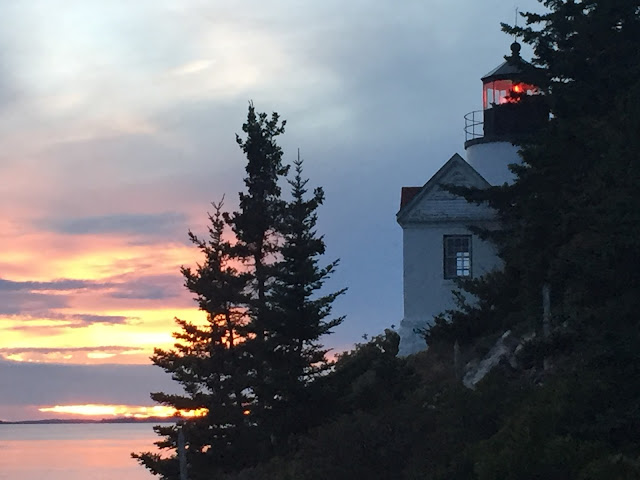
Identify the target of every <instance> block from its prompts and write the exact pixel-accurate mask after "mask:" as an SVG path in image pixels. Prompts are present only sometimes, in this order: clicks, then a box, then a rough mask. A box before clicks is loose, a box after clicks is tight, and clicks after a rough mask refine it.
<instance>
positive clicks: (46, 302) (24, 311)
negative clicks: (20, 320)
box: [0, 291, 69, 315]
mask: <svg viewBox="0 0 640 480" xmlns="http://www.w3.org/2000/svg"><path fill="white" fill-rule="evenodd" d="M68 306H69V299H68V298H67V297H65V296H61V295H51V294H46V293H32V292H15V291H10V292H4V291H0V315H28V314H39V313H40V312H50V311H51V310H55V309H57V308H66V307H68Z"/></svg>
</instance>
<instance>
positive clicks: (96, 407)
mask: <svg viewBox="0 0 640 480" xmlns="http://www.w3.org/2000/svg"><path fill="white" fill-rule="evenodd" d="M38 410H39V411H40V412H43V413H56V414H65V415H75V416H83V417H92V418H96V417H101V418H105V417H116V418H121V417H124V418H149V417H161V418H169V417H176V416H180V417H201V416H203V415H206V413H207V410H206V409H198V410H180V411H179V410H176V409H175V408H171V407H165V406H163V405H155V406H153V407H144V406H137V405H100V404H87V405H55V406H53V407H42V408H39V409H38Z"/></svg>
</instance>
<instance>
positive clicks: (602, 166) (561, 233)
mask: <svg viewBox="0 0 640 480" xmlns="http://www.w3.org/2000/svg"><path fill="white" fill-rule="evenodd" d="M542 3H544V5H545V6H547V7H548V8H549V11H548V12H547V13H544V14H532V13H527V14H523V16H524V17H525V18H526V21H527V26H525V27H509V26H506V25H504V26H503V27H504V29H505V30H506V31H507V32H508V33H510V34H517V35H519V36H520V37H521V38H522V39H523V40H524V41H525V42H527V43H530V44H532V45H533V47H534V53H535V55H534V58H533V61H532V64H533V66H530V67H527V65H526V64H523V65H522V66H523V68H524V69H525V74H526V75H528V76H529V77H530V78H532V79H533V82H534V83H536V84H537V85H538V86H539V87H540V89H541V90H542V92H543V93H544V100H545V101H546V103H547V104H548V106H549V108H550V111H551V114H552V116H551V118H550V121H549V123H548V125H547V127H546V128H545V129H543V130H542V131H541V132H540V133H539V134H538V135H535V136H534V137H532V138H529V139H528V140H527V141H526V142H523V143H522V144H521V147H522V150H521V154H522V157H523V165H522V166H519V167H515V169H514V170H515V172H516V174H517V180H516V181H515V182H514V183H513V184H512V185H508V186H500V187H492V188H489V189H487V190H485V191H478V190H467V191H464V192H463V193H464V195H465V196H466V197H467V198H468V199H469V200H472V201H486V202H488V204H489V205H491V206H492V207H493V208H494V209H495V210H496V212H497V215H498V218H499V220H500V222H501V229H500V230H498V231H484V232H481V233H482V235H484V237H485V238H488V239H490V240H492V241H493V242H494V243H495V244H496V246H497V247H498V251H499V254H500V256H501V257H502V259H503V260H504V264H505V268H504V271H503V274H501V275H492V276H487V277H486V278H485V279H484V280H485V281H484V282H483V281H481V282H479V283H478V282H476V283H475V284H474V283H473V282H468V283H467V284H466V285H465V286H466V287H470V288H471V291H472V293H475V294H476V295H478V296H479V298H480V301H479V302H478V303H477V304H476V305H475V306H473V307H471V308H470V312H471V315H472V316H473V315H475V316H476V317H478V316H480V317H487V316H492V315H493V314H492V310H494V309H502V310H505V308H506V309H507V310H508V311H509V317H510V318H511V322H512V323H511V324H514V323H522V322H523V321H525V322H526V321H529V322H530V323H532V324H533V323H538V324H539V319H540V318H541V314H542V312H541V303H542V302H541V290H542V286H543V285H544V284H548V285H550V286H551V292H552V307H553V313H554V315H555V317H556V324H559V323H561V322H564V321H569V324H570V325H571V327H572V328H579V329H582V331H583V334H586V330H591V335H593V336H595V337H599V336H600V332H601V331H602V329H603V328H606V327H607V324H608V325H609V328H610V329H612V328H613V323H612V322H618V321H620V322H622V324H625V323H627V324H628V321H631V322H635V321H636V320H634V319H633V318H635V312H637V309H638V307H640V302H638V301H637V299H638V298H640V295H638V291H639V288H640V272H639V271H638V270H637V268H635V262H634V261H630V260H629V259H630V258H638V255H640V243H639V242H637V238H638V234H640V213H639V212H640V196H638V195H637V193H636V192H637V189H636V187H635V185H637V184H638V180H640V163H639V162H638V160H637V159H638V150H639V142H638V135H637V134H634V133H633V132H638V131H640V119H639V118H638V115H637V113H638V111H639V110H640V80H639V79H640V48H638V46H639V45H640V18H639V17H640V14H639V8H640V2H639V1H638V0H584V1H568V0H546V1H544V2H542ZM505 285H509V290H510V291H511V292H513V293H512V294H511V295H508V297H509V298H505V297H507V295H503V292H504V286H505ZM514 295H515V296H514ZM514 299H515V300H516V301H514ZM502 307H505V308H502ZM507 307H508V308H507ZM514 309H515V310H514ZM457 316H458V317H459V320H460V322H459V323H461V322H464V321H466V319H467V318H468V317H467V312H463V313H462V315H460V314H457ZM632 317H633V318H632ZM469 321H471V320H469ZM602 322H605V323H604V324H603V323H602ZM493 326H494V327H496V328H497V327H499V326H504V325H501V323H500V322H493ZM616 328H617V327H616ZM584 329H586V330H584ZM437 330H438V329H436V331H437Z"/></svg>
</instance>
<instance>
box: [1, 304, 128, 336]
mask: <svg viewBox="0 0 640 480" xmlns="http://www.w3.org/2000/svg"><path fill="white" fill-rule="evenodd" d="M0 310H1V309H0ZM0 313H3V312H1V311H0ZM9 315H11V317H10V318H9V319H5V322H6V323H7V325H6V326H4V330H13V331H30V332H31V333H34V332H35V331H38V332H40V333H43V332H47V331H49V332H53V331H62V330H64V329H66V328H83V327H88V326H90V325H95V324H101V325H124V324H127V323H131V322H133V321H135V320H138V317H126V316H124V315H96V314H91V313H73V314H65V313H58V312H55V311H51V310H42V311H37V312H31V313H29V314H24V313H23V312H18V313H9ZM7 320H8V321H7ZM1 321H2V320H0V322H1ZM0 325H1V324H0Z"/></svg>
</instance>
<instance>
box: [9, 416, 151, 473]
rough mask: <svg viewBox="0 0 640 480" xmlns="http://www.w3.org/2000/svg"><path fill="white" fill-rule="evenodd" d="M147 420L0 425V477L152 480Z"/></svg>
mask: <svg viewBox="0 0 640 480" xmlns="http://www.w3.org/2000/svg"><path fill="white" fill-rule="evenodd" d="M151 427H152V424H90V425H0V480H153V479H154V478H156V477H154V476H153V475H151V474H149V473H148V472H147V471H146V470H145V469H144V468H143V467H141V466H139V465H138V464H137V463H136V461H135V460H133V459H132V458H131V457H130V453H131V452H140V451H149V450H153V449H154V446H153V442H154V441H155V440H157V439H158V438H159V437H157V436H156V435H155V434H154V433H153V430H152V429H151Z"/></svg>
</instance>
